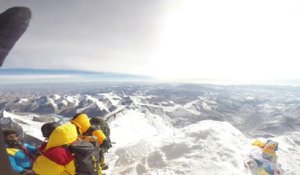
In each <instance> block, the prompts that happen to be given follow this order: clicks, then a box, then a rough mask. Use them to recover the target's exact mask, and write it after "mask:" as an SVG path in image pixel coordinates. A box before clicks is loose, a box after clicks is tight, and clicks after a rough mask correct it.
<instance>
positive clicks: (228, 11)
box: [148, 1, 300, 82]
mask: <svg viewBox="0 0 300 175" xmlns="http://www.w3.org/2000/svg"><path fill="white" fill-rule="evenodd" d="M296 16H297V17H299V12H295V9H294V8H293V6H291V4H288V3H286V4H281V3H280V2H279V1H278V2H277V1H276V2H273V1H266V2H264V3H260V1H253V2H252V1H251V2H243V3H242V2H240V1H234V2H233V1H231V3H229V2H228V1H209V2H200V1H184V3H182V4H180V6H178V4H177V5H174V8H172V9H171V10H170V13H169V15H168V17H167V18H166V21H165V23H164V24H165V25H164V27H163V29H162V32H161V37H160V42H159V43H158V45H157V49H156V50H155V52H153V55H152V60H151V61H150V63H149V65H148V72H149V74H151V75H154V76H155V77H157V78H159V79H169V80H178V79H186V80H189V79H216V80H233V81H245V82H248V81H263V80H266V79H268V80H271V79H293V78H299V77H298V75H299V74H297V73H296V72H295V70H297V68H296V65H297V63H298V61H297V60H298V59H297V58H298V57H299V56H300V55H299V53H298V52H297V47H299V44H300V42H299V41H300V35H299V32H297V31H299V29H300V27H299V24H295V23H294V22H295V21H294V20H295V19H296V18H295V17H296ZM153 68H155V69H153Z"/></svg>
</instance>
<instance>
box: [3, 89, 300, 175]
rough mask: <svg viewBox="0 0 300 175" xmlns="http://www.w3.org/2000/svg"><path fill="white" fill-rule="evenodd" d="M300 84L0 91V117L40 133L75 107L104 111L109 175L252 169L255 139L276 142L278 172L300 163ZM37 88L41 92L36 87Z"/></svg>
mask: <svg viewBox="0 0 300 175" xmlns="http://www.w3.org/2000/svg"><path fill="white" fill-rule="evenodd" d="M299 93H300V88H297V87H277V86H276V87H261V86H251V87H250V86H208V85H202V86H199V85H130V86H128V85H126V86H123V85H122V86H112V87H109V88H108V87H105V88H99V89H97V90H95V89H91V90H87V89H85V90H83V91H81V92H79V91H73V92H71V91H70V92H63V93H56V94H43V95H36V92H35V93H29V92H28V93H27V94H24V95H23V96H19V95H17V96H14V95H7V93H6V94H3V95H2V96H1V98H0V109H1V111H2V113H1V114H2V115H0V118H1V119H0V121H1V123H2V125H4V126H6V127H10V126H14V127H18V128H19V129H20V130H21V131H23V132H24V133H25V135H27V136H31V137H33V138H37V139H43V138H42V136H41V133H40V126H41V125H42V124H43V123H44V122H48V121H61V122H65V121H67V120H69V118H70V117H73V115H74V114H75V113H78V112H85V113H87V114H88V115H89V116H91V117H96V116H97V117H105V118H107V119H108V120H109V125H110V127H111V131H112V132H111V134H112V135H111V139H112V141H114V142H116V144H115V145H114V146H113V148H112V149H111V150H110V151H109V153H108V154H107V160H108V164H109V166H110V167H111V168H110V169H109V170H107V172H106V173H107V174H137V175H141V174H193V175H194V174H239V175H240V174H250V172H248V170H247V169H246V168H245V166H244V161H243V160H244V158H245V154H246V152H247V150H248V149H250V142H251V141H253V139H254V138H257V137H263V138H265V139H266V138H271V139H272V140H275V141H277V142H278V143H279V151H278V156H279V164H280V165H281V168H282V171H283V172H284V174H291V175H294V174H295V175H296V174H297V172H299V169H300V168H299V167H300V156H299V155H300V154H299V146H300V130H299V127H300V122H299V121H300V119H299V117H298V115H299V114H300V111H299V109H300V99H299V98H298V97H299ZM39 94H41V93H39Z"/></svg>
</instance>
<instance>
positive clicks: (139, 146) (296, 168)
mask: <svg viewBox="0 0 300 175" xmlns="http://www.w3.org/2000/svg"><path fill="white" fill-rule="evenodd" d="M3 114H4V116H3V119H1V122H5V118H11V119H12V120H13V121H15V122H17V123H18V124H19V125H21V126H22V128H23V130H24V131H25V133H26V134H29V135H32V136H35V137H37V138H39V139H41V140H42V139H43V138H42V136H41V131H40V127H41V125H42V124H43V123H40V122H33V121H32V116H18V115H15V114H12V113H9V112H5V111H4V113H3ZM110 126H111V140H112V141H113V142H116V144H114V145H113V147H112V149H111V150H109V153H108V154H106V160H107V163H108V164H109V167H110V168H109V169H108V170H106V171H105V174H106V175H177V174H179V175H180V174H182V175H202V174H203V175H250V174H251V173H250V171H249V170H247V169H246V168H245V166H244V160H245V159H246V157H245V156H246V155H247V152H248V151H249V150H250V149H251V146H250V143H251V141H253V138H246V137H245V136H244V135H243V134H242V133H241V132H240V131H239V130H238V129H237V128H235V127H233V126H232V125H231V124H229V123H227V122H220V121H213V120H204V121H200V122H198V123H195V124H192V125H189V126H187V127H184V128H181V129H175V128H174V127H172V125H171V124H170V121H167V120H165V119H163V118H162V117H161V116H158V115H154V114H152V113H150V112H149V111H147V110H141V109H130V110H125V111H123V112H122V113H118V114H117V116H116V118H115V119H114V120H112V122H111V123H110ZM265 139H267V138H265ZM271 139H272V140H274V141H276V142H278V143H279V150H278V151H277V154H278V156H279V158H278V162H279V164H280V165H281V169H282V170H283V171H282V174H284V175H298V174H299V173H298V172H300V153H299V152H300V146H299V145H300V133H299V132H293V133H290V134H289V135H285V136H278V137H274V138H271Z"/></svg>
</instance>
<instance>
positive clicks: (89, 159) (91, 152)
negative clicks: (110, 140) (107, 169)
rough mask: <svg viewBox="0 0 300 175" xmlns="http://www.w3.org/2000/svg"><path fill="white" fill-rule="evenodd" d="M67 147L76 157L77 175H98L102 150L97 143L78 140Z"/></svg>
mask: <svg viewBox="0 0 300 175" xmlns="http://www.w3.org/2000/svg"><path fill="white" fill-rule="evenodd" d="M66 147H67V149H68V150H69V151H70V152H71V153H72V154H73V155H74V157H75V167H76V175H87V174H89V175H98V171H99V170H98V168H99V152H100V148H99V145H98V144H97V142H88V141H85V140H77V141H75V142H74V143H72V144H70V145H67V146H66Z"/></svg>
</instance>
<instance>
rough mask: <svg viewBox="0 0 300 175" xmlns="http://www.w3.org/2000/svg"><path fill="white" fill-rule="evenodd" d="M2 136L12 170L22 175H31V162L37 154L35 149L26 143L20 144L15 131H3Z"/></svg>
mask: <svg viewBox="0 0 300 175" xmlns="http://www.w3.org/2000/svg"><path fill="white" fill-rule="evenodd" d="M3 135H4V139H5V142H6V150H7V153H8V158H9V161H10V164H11V166H12V168H13V170H14V171H15V172H16V173H19V174H22V175H31V174H33V171H32V170H31V168H32V161H33V159H34V156H35V154H36V152H37V151H36V148H35V147H34V146H32V145H29V144H27V143H25V144H22V142H21V141H20V140H19V135H18V133H17V132H16V130H13V129H6V130H3Z"/></svg>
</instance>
